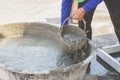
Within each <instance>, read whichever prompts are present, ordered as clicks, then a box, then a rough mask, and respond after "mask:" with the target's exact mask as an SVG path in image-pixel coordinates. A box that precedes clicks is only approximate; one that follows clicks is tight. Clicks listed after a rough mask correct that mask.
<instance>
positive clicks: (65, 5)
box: [61, 0, 95, 39]
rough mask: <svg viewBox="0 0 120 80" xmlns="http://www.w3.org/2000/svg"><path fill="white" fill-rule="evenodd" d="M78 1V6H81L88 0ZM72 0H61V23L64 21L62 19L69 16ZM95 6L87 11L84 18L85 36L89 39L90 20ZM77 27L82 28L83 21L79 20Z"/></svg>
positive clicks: (90, 35) (90, 30)
mask: <svg viewBox="0 0 120 80" xmlns="http://www.w3.org/2000/svg"><path fill="white" fill-rule="evenodd" d="M77 2H78V8H80V7H82V6H83V5H84V4H85V3H87V2H88V0H77ZM72 3H73V0H62V9H61V25H62V23H63V22H64V20H65V19H66V18H67V17H69V16H70V13H71V8H72ZM94 11H95V8H94V9H92V10H91V11H89V12H88V13H86V14H85V16H84V20H85V21H86V32H87V37H88V38H89V39H91V37H92V29H91V21H92V18H93V14H94ZM65 25H68V21H67V22H66V23H65ZM79 27H80V28H82V29H84V23H83V21H79Z"/></svg>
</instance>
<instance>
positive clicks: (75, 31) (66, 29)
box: [59, 16, 88, 51]
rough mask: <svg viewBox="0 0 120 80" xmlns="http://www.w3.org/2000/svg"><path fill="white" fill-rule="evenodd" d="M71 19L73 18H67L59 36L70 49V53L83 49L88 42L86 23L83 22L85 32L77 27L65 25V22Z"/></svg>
mask: <svg viewBox="0 0 120 80" xmlns="http://www.w3.org/2000/svg"><path fill="white" fill-rule="evenodd" d="M69 19H72V17H71V16H70V17H67V18H66V19H65V20H64V22H63V24H62V26H61V27H60V28H59V35H60V37H61V38H62V39H63V41H64V42H65V43H66V45H67V46H68V47H69V50H70V51H74V50H76V51H77V50H78V49H81V48H82V47H83V46H84V45H86V44H87V41H88V39H87V36H86V32H85V30H86V23H85V21H84V20H83V22H84V26H85V28H84V30H82V29H81V28H79V27H77V26H75V25H64V24H65V22H66V21H67V20H69Z"/></svg>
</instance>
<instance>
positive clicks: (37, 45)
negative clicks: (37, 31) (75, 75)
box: [0, 35, 74, 71]
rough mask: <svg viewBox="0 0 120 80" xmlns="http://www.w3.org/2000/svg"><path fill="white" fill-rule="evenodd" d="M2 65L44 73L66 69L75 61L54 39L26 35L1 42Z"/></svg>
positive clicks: (0, 58) (0, 61)
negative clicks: (64, 52)
mask: <svg viewBox="0 0 120 80" xmlns="http://www.w3.org/2000/svg"><path fill="white" fill-rule="evenodd" d="M0 63H2V64H5V65H6V66H9V67H12V68H15V69H18V70H27V71H43V70H54V69H58V68H64V67H66V66H69V65H71V64H74V61H73V60H72V59H71V58H70V57H69V56H68V55H66V54H63V53H62V50H61V48H60V44H58V42H57V41H55V40H54V41H53V39H52V38H48V37H38V36H27V35H26V36H15V37H10V38H9V37H8V38H4V39H1V40H0Z"/></svg>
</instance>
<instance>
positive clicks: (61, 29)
mask: <svg viewBox="0 0 120 80" xmlns="http://www.w3.org/2000/svg"><path fill="white" fill-rule="evenodd" d="M72 18H73V17H72V16H69V17H67V18H66V19H65V20H64V21H63V23H62V25H61V27H60V28H59V32H62V31H63V27H64V24H65V22H66V21H67V20H69V19H72ZM82 21H83V23H84V29H83V31H84V32H86V31H85V30H86V21H85V20H84V19H82Z"/></svg>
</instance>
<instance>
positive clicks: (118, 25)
mask: <svg viewBox="0 0 120 80" xmlns="http://www.w3.org/2000/svg"><path fill="white" fill-rule="evenodd" d="M102 1H103V0H89V1H88V2H87V3H86V4H84V5H83V6H82V7H81V8H79V9H77V10H75V12H74V13H73V19H75V20H82V19H83V18H84V16H85V14H86V13H88V12H89V11H91V10H92V9H93V8H95V7H96V6H97V5H98V4H99V3H101V2H102ZM104 2H105V4H106V6H107V9H108V11H109V14H110V17H111V20H112V23H113V25H114V30H115V33H116V36H117V38H118V40H119V42H120V4H119V3H120V1H119V0H104Z"/></svg>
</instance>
